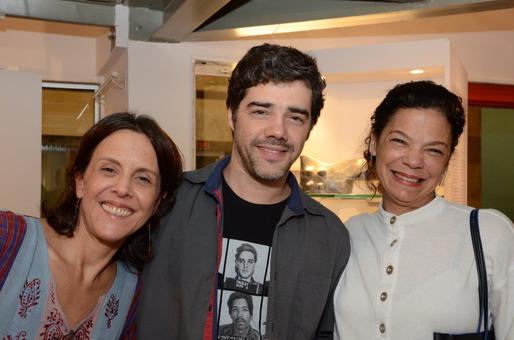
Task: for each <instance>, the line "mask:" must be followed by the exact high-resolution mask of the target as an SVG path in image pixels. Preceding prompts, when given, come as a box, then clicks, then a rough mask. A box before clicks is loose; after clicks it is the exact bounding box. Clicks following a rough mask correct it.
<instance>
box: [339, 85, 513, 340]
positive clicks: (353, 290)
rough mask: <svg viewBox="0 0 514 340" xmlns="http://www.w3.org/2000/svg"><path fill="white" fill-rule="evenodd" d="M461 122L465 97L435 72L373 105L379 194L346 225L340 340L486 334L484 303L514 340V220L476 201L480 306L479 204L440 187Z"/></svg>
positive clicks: (371, 171) (371, 140)
mask: <svg viewBox="0 0 514 340" xmlns="http://www.w3.org/2000/svg"><path fill="white" fill-rule="evenodd" d="M463 127H464V108H463V106H462V104H461V100H460V98H459V97H457V96H456V95H455V94H453V93H451V92H450V91H448V90H447V89H445V88H444V87H442V86H440V85H436V84H435V83H433V82H430V81H417V82H410V83H405V84H400V85H397V86H396V87H395V88H393V89H392V90H391V91H389V93H388V94H387V96H386V98H385V99H384V100H383V101H382V103H381V104H380V105H379V106H378V107H377V109H376V110H375V112H374V114H373V116H372V117H371V129H370V131H371V132H370V135H369V137H368V139H367V140H366V151H365V152H364V157H365V159H366V162H367V164H366V166H367V167H366V178H367V179H368V180H378V187H375V188H376V189H378V190H379V191H380V192H381V193H382V194H383V200H382V205H381V207H380V209H379V211H378V212H376V213H374V214H361V215H358V216H355V217H353V218H351V219H350V220H349V221H348V222H347V224H346V225H347V227H348V230H349V232H350V237H351V241H352V253H351V256H350V260H349V262H348V265H347V267H346V269H345V272H344V274H343V276H342V277H341V279H340V281H339V283H338V287H337V289H336V292H335V294H334V304H335V309H336V325H335V330H336V335H337V336H336V338H337V339H372V338H377V337H381V336H385V337H388V338H391V339H420V340H433V339H457V338H458V339H463V340H464V339H482V336H484V339H486V337H485V333H486V332H485V331H486V330H489V329H490V328H491V324H486V325H485V326H484V325H482V324H481V322H480V321H479V320H480V319H481V318H480V316H481V313H482V311H483V310H487V308H489V310H490V312H491V314H492V319H493V320H494V330H495V332H496V336H497V339H514V317H513V316H514V297H513V296H512V292H513V291H514V262H513V260H514V247H513V246H512V245H513V244H514V226H513V225H512V222H511V221H510V220H509V219H508V218H507V217H506V216H504V215H503V214H502V213H501V212H499V211H497V210H493V209H482V210H480V213H479V218H478V224H479V226H480V235H481V246H482V247H483V255H484V257H485V259H486V261H485V267H486V272H487V280H488V284H489V287H490V290H489V294H488V299H489V304H488V307H486V308H485V309H483V308H482V301H480V302H479V299H478V296H477V295H478V294H477V292H478V291H479V284H478V281H479V280H478V275H477V267H479V263H478V262H477V264H475V254H474V244H473V243H472V242H471V232H470V215H471V214H470V213H471V211H472V210H473V208H471V207H468V206H463V205H459V204H455V203H452V202H449V201H447V200H445V199H444V198H442V197H439V196H437V195H436V187H437V185H438V184H439V183H440V182H441V181H442V179H443V177H444V174H445V172H446V169H447V167H448V162H449V160H450V157H451V154H452V153H453V151H454V150H455V147H456V146H457V142H458V139H459V136H460V134H461V133H462V131H463ZM373 185H374V184H373ZM482 261H483V260H482ZM481 287H482V286H481ZM486 301H487V299H486ZM479 304H480V308H479ZM484 319H485V318H484ZM485 320H486V319H485ZM477 332H480V333H479V334H478V333H477ZM475 333H477V334H475ZM488 336H489V339H490V340H491V339H493V338H492V337H491V335H488Z"/></svg>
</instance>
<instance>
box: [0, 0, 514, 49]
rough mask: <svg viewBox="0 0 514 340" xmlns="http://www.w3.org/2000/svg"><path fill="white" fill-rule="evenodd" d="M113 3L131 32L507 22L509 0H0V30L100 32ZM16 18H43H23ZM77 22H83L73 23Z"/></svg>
mask: <svg viewBox="0 0 514 340" xmlns="http://www.w3.org/2000/svg"><path fill="white" fill-rule="evenodd" d="M116 5H118V6H128V7H129V13H130V14H129V27H130V37H131V39H134V40H154V41H169V42H179V41H198V40H230V39H254V38H266V37H273V38H297V37H302V38H305V37H313V38H316V37H347V36H367V35H400V34H425V33H447V32H470V31H471V32H473V31H496V30H514V0H421V1H416V0H410V1H409V0H403V1H402V0H396V1H395V2H391V1H387V0H376V1H348V0H232V1H229V0H1V1H0V18H1V17H2V13H3V14H4V16H6V17H7V20H6V19H3V20H2V19H0V30H5V29H22V30H23V29H32V30H40V31H46V32H52V33H62V34H74V35H75V34H76V35H90V36H95V35H100V34H105V32H108V31H109V30H111V29H112V28H113V27H114V25H115V20H116V18H115V16H116V15H115V13H116V11H115V6H116ZM21 18H30V19H42V20H43V21H41V20H38V21H30V22H28V24H27V23H26V24H25V25H24V24H23V20H22V19H21ZM58 22H60V23H58ZM68 23H71V24H75V25H68ZM77 24H86V25H88V26H87V27H85V28H83V29H81V28H80V27H81V26H78V25H77ZM82 27H84V26H82Z"/></svg>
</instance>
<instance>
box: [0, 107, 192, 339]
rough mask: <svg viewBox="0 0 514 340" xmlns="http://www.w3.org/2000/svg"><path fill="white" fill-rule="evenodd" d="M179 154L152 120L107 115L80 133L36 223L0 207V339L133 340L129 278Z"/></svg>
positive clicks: (163, 209) (169, 192)
mask: <svg viewBox="0 0 514 340" xmlns="http://www.w3.org/2000/svg"><path fill="white" fill-rule="evenodd" d="M181 175H182V157H181V155H180V153H179V151H178V149H177V147H176V146H175V144H174V143H173V141H172V140H171V139H170V138H169V137H168V135H167V134H166V133H165V132H164V131H163V130H162V129H161V128H160V127H159V126H158V125H157V123H156V122H155V121H154V120H153V119H151V118H149V117H147V116H142V115H139V116H138V115H135V114H131V113H116V114H112V115H109V116H107V117H105V118H104V119H102V120H100V121H99V122H98V123H97V124H95V125H94V126H93V127H92V128H91V129H90V130H89V131H87V132H86V134H85V135H84V137H83V138H82V140H81V144H80V147H79V150H78V153H77V156H76V159H75V160H74V162H73V165H72V167H71V168H70V169H69V170H68V172H67V175H66V187H65V191H64V193H63V194H62V196H61V197H60V199H59V201H58V202H57V204H56V205H55V206H54V207H50V208H48V207H43V209H42V210H43V215H44V216H45V217H46V219H37V218H33V217H27V216H21V215H16V214H14V213H12V212H8V211H0V310H1V311H2V318H1V320H0V336H1V337H2V338H9V339H10V338H13V339H14V338H16V339H17V338H27V339H35V338H41V339H65V338H66V339H68V338H70V339H71V338H73V339H99V338H102V339H117V338H133V337H134V336H135V315H134V313H135V307H136V303H137V297H138V292H139V286H140V280H139V272H140V271H141V270H142V268H143V266H144V264H145V263H147V262H148V261H150V260H151V258H152V248H151V238H152V233H153V232H155V230H156V229H157V228H158V226H159V219H160V218H161V217H162V216H163V215H165V214H166V213H167V212H169V210H170V209H171V207H172V206H173V202H174V198H175V191H176V189H177V187H178V183H179V181H180V178H181Z"/></svg>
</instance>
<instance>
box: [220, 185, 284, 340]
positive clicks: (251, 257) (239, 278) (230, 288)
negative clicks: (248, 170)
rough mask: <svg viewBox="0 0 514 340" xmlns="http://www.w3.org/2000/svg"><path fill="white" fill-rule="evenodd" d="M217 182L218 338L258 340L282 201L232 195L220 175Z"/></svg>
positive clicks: (222, 339) (265, 305) (221, 339)
mask: <svg viewBox="0 0 514 340" xmlns="http://www.w3.org/2000/svg"><path fill="white" fill-rule="evenodd" d="M222 183H223V184H222V188H223V250H222V256H221V262H220V268H219V270H218V271H219V274H218V277H219V280H218V281H219V284H218V287H219V291H218V340H258V339H261V337H262V336H264V335H265V334H266V331H265V327H266V325H265V321H266V310H267V302H268V282H269V277H270V274H269V273H270V268H269V264H270V259H271V244H272V240H273V233H274V232H275V227H276V225H277V223H278V221H279V219H280V216H281V215H282V211H283V210H284V208H285V206H286V204H287V200H284V201H282V202H279V203H276V204H254V203H250V202H248V201H245V200H243V199H242V198H240V197H239V196H237V195H236V194H235V193H234V192H233V191H232V189H231V188H230V187H229V186H228V184H227V182H226V181H225V179H224V178H223V182H222Z"/></svg>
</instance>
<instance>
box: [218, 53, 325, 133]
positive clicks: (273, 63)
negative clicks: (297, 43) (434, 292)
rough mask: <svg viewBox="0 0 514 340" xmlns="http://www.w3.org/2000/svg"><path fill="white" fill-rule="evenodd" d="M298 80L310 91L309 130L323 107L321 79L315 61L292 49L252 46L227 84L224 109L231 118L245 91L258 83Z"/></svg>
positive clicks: (322, 79) (323, 82) (322, 84)
mask: <svg viewBox="0 0 514 340" xmlns="http://www.w3.org/2000/svg"><path fill="white" fill-rule="evenodd" d="M296 80H299V81H302V82H303V83H304V84H305V86H307V87H308V88H309V89H311V90H312V101H311V128H312V127H313V126H314V125H315V124H316V122H317V121H318V117H319V115H320V112H321V109H322V108H323V104H324V101H325V100H324V98H323V90H324V89H325V86H326V83H325V79H324V78H323V76H322V75H321V73H320V72H319V70H318V66H317V64H316V60H315V59H314V58H313V57H311V56H309V55H307V54H305V53H302V52H300V51H299V50H297V49H296V48H293V47H286V46H279V45H271V44H263V45H259V46H255V47H252V48H251V49H250V50H249V51H248V52H247V53H246V54H245V56H244V57H243V58H242V59H241V60H240V61H239V62H238V63H237V65H236V67H235V69H234V71H233V72H232V75H231V77H230V80H229V83H228V96H227V108H229V109H230V110H231V111H232V117H233V118H234V117H235V116H234V115H235V114H236V112H237V109H238V108H239V104H240V103H241V101H242V100H243V98H244V97H245V95H246V90H247V89H248V88H250V87H254V86H257V85H260V84H267V83H270V82H271V83H277V84H278V83H290V82H293V81H296Z"/></svg>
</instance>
